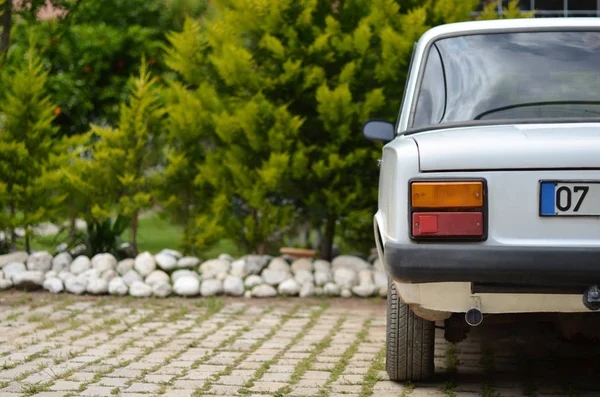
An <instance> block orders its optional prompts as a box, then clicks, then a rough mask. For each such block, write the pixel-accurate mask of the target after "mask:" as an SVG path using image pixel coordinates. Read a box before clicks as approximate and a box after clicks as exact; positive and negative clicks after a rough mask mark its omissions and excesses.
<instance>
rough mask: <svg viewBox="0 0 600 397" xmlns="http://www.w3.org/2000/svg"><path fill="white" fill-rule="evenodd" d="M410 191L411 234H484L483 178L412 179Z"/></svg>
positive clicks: (445, 236)
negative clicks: (463, 179)
mask: <svg viewBox="0 0 600 397" xmlns="http://www.w3.org/2000/svg"><path fill="white" fill-rule="evenodd" d="M410 194H411V197H410V209H411V217H410V220H411V222H412V227H411V236H412V237H413V238H415V239H427V238H434V239H457V238H458V239H477V240H482V239H484V238H485V234H486V233H485V230H486V229H485V227H486V226H485V220H486V219H485V216H484V214H485V194H486V192H485V184H484V182H483V181H481V180H479V181H441V182H440V181H418V182H417V181H415V182H412V183H411V185H410Z"/></svg>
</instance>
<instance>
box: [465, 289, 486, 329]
mask: <svg viewBox="0 0 600 397" xmlns="http://www.w3.org/2000/svg"><path fill="white" fill-rule="evenodd" d="M471 300H472V301H473V307H471V308H470V309H469V310H467V312H466V313H465V321H466V322H467V324H469V325H470V326H471V327H476V326H478V325H479V324H481V323H482V322H483V313H481V310H480V309H479V307H480V302H479V297H476V296H473V297H472V299H471Z"/></svg>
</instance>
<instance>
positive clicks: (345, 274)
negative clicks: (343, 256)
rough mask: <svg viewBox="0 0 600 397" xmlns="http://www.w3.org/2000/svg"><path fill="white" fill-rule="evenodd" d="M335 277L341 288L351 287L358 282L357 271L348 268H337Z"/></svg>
mask: <svg viewBox="0 0 600 397" xmlns="http://www.w3.org/2000/svg"><path fill="white" fill-rule="evenodd" d="M333 279H334V280H335V283H336V284H337V285H338V286H339V287H340V288H341V289H350V288H352V287H354V286H355V285H356V284H357V283H358V279H357V277H356V272H355V271H354V270H351V269H347V268H338V269H335V272H334V273H333Z"/></svg>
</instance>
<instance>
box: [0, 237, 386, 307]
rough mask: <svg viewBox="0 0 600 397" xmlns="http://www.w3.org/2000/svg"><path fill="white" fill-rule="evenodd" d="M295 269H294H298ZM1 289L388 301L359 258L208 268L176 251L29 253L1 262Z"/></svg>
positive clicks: (217, 262) (219, 261) (223, 259)
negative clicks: (129, 255)
mask: <svg viewBox="0 0 600 397" xmlns="http://www.w3.org/2000/svg"><path fill="white" fill-rule="evenodd" d="M290 262H291V263H290ZM0 267H1V268H2V270H0V289H9V288H12V287H15V288H21V289H35V288H44V289H46V290H48V291H50V292H53V293H60V292H63V291H66V292H69V293H73V294H84V293H88V294H95V295H97V294H107V293H109V294H113V295H127V294H129V295H132V296H136V297H149V296H157V297H166V296H169V295H171V294H175V295H179V296H198V295H201V296H215V295H220V294H226V295H230V296H246V297H274V296H277V295H289V296H301V297H306V296H319V295H329V296H343V297H350V296H353V295H356V296H362V297H368V296H375V295H380V296H385V295H386V293H387V276H386V274H385V273H384V272H383V270H382V268H381V266H380V265H379V264H378V263H377V262H376V263H375V264H374V265H372V264H370V263H369V262H367V261H364V260H363V259H361V258H358V257H355V256H339V257H337V258H335V259H334V260H333V261H332V262H331V263H330V262H328V261H323V260H315V261H313V260H310V259H297V260H294V261H288V260H286V259H285V258H282V257H275V258H272V257H269V256H260V255H247V256H244V257H242V258H239V259H237V260H236V259H234V258H232V257H231V256H229V255H227V254H222V255H220V256H219V257H218V258H216V259H212V260H208V261H205V262H203V263H200V260H199V259H198V258H195V257H184V256H182V255H181V254H180V253H179V252H177V251H174V250H168V249H166V250H163V251H161V252H160V253H158V254H156V255H151V254H150V253H148V252H144V253H141V254H139V255H138V256H137V257H136V258H135V259H125V260H122V261H120V262H117V260H116V258H115V257H114V256H113V255H111V254H108V253H105V254H98V255H95V256H94V257H92V258H91V259H90V258H88V257H86V256H83V255H80V256H77V257H75V258H73V257H72V256H71V254H69V253H67V252H63V253H60V254H58V255H56V256H55V257H52V255H50V254H49V253H48V252H37V253H34V254H32V255H27V254H26V253H23V252H18V253H12V254H9V255H3V256H0Z"/></svg>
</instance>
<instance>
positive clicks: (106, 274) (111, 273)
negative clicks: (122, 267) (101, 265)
mask: <svg viewBox="0 0 600 397" xmlns="http://www.w3.org/2000/svg"><path fill="white" fill-rule="evenodd" d="M115 277H119V274H118V273H117V271H116V270H113V269H108V270H107V271H105V272H104V273H102V274H101V275H100V278H101V279H102V280H106V281H110V280H112V279H113V278H115Z"/></svg>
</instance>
